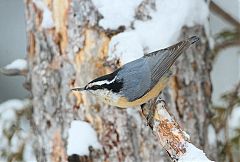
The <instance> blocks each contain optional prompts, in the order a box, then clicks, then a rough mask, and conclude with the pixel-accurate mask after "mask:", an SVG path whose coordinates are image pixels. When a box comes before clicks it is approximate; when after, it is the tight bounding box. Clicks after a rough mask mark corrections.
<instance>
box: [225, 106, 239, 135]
mask: <svg viewBox="0 0 240 162" xmlns="http://www.w3.org/2000/svg"><path fill="white" fill-rule="evenodd" d="M228 125H229V137H230V138H233V137H235V136H236V135H237V133H236V132H235V129H240V107H236V108H234V109H233V111H232V113H231V115H230V117H229V118H228Z"/></svg>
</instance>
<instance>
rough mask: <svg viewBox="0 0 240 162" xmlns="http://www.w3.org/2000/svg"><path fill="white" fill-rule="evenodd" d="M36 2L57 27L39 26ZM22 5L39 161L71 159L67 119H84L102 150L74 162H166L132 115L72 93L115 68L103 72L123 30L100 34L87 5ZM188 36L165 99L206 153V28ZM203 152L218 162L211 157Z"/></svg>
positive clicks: (59, 0) (51, 0) (52, 0)
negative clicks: (192, 43) (190, 45)
mask: <svg viewBox="0 0 240 162" xmlns="http://www.w3.org/2000/svg"><path fill="white" fill-rule="evenodd" d="M39 3H41V4H44V5H45V6H48V8H49V10H50V11H51V13H52V15H51V16H52V17H53V21H54V27H47V26H46V24H45V25H44V24H43V21H44V19H45V16H46V15H44V10H46V8H44V7H41V4H39ZM25 4H26V22H27V32H28V40H29V42H28V56H27V59H28V64H29V72H28V75H27V85H28V86H27V87H29V90H30V91H31V93H32V100H33V114H32V119H31V123H32V127H33V129H34V133H35V135H36V141H37V142H36V145H35V146H34V148H35V152H36V156H37V160H38V161H41V162H43V161H54V162H61V161H67V159H69V161H71V160H74V159H75V158H76V156H75V155H74V156H71V157H68V156H67V154H66V146H67V137H68V129H69V127H70V123H71V121H73V120H84V121H87V122H89V123H91V125H92V126H93V128H94V129H95V130H96V132H97V134H98V139H99V141H100V143H101V145H102V149H101V150H93V149H90V155H89V156H81V157H77V159H78V160H79V161H99V162H101V161H106V162H107V161H109V162H111V161H119V162H122V161H134V162H140V161H151V162H155V161H165V160H164V158H163V155H165V153H164V151H163V150H162V149H161V146H159V144H158V143H155V141H156V140H155V137H154V136H153V134H152V132H151V130H150V129H149V128H148V127H147V126H146V124H145V122H144V121H142V120H141V116H140V114H139V113H138V111H137V110H136V109H128V110H127V111H126V110H122V109H117V108H114V107H110V106H108V105H105V104H103V103H102V102H98V101H97V100H96V98H95V97H94V96H90V95H88V94H80V93H73V92H71V91H70V88H72V87H73V86H76V85H84V84H86V83H87V82H89V81H91V80H92V79H93V78H95V77H97V76H100V75H103V74H106V73H109V72H110V71H112V70H113V68H112V67H111V66H105V65H106V57H107V53H108V45H109V42H110V39H111V37H112V36H113V35H114V34H117V33H118V32H121V30H122V29H121V28H120V29H118V30H116V31H109V30H108V31H107V30H103V29H102V28H100V27H99V26H98V20H99V18H100V17H101V16H100V15H99V13H98V12H97V11H96V9H95V8H94V6H93V4H92V3H91V1H88V0H72V1H65V0H45V1H44V2H42V1H37V0H35V1H31V0H27V1H26V3H25ZM50 26H51V25H50ZM193 33H198V35H201V36H202V41H201V43H200V45H198V46H197V47H196V48H194V49H193V50H188V52H187V53H186V54H184V55H183V56H181V57H180V58H179V60H178V63H177V65H176V68H175V70H176V75H175V76H174V77H173V79H172V80H171V84H170V86H169V88H167V89H166V90H165V91H164V97H165V98H166V101H167V102H168V103H169V104H171V106H169V107H173V108H174V109H173V110H171V112H172V113H174V114H175V115H176V116H177V121H181V126H182V127H183V129H184V130H186V131H187V132H188V133H189V134H190V136H191V140H192V142H193V143H194V144H196V145H197V146H200V147H202V148H204V150H209V148H210V147H209V145H208V142H207V130H206V129H207V128H208V125H209V120H208V118H209V115H210V113H209V106H210V101H211V92H212V91H211V81H210V75H209V73H210V70H211V62H209V61H208V42H207V40H206V36H205V34H204V33H205V32H204V29H203V27H202V26H196V27H194V28H189V29H188V28H184V29H183V35H182V36H183V37H186V36H188V35H192V34H193ZM139 119H140V120H139ZM76 144H77V139H76ZM205 152H206V151H205ZM207 153H210V154H209V155H211V156H212V157H214V158H215V155H214V153H212V151H210V152H207ZM166 159H168V158H166Z"/></svg>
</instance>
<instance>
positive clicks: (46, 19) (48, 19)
mask: <svg viewBox="0 0 240 162" xmlns="http://www.w3.org/2000/svg"><path fill="white" fill-rule="evenodd" d="M33 3H34V4H35V5H36V6H37V8H38V9H39V10H41V11H42V12H43V18H42V23H41V27H42V28H45V29H51V28H53V27H54V21H53V18H52V12H51V11H50V10H49V8H48V6H47V5H46V4H45V3H44V2H43V1H41V0H33Z"/></svg>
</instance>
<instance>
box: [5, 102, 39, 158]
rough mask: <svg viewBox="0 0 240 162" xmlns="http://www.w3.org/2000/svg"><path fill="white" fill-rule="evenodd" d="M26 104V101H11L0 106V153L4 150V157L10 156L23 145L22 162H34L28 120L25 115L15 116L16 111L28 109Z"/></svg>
mask: <svg viewBox="0 0 240 162" xmlns="http://www.w3.org/2000/svg"><path fill="white" fill-rule="evenodd" d="M28 104H30V100H28V99H25V100H18V99H11V100H8V101H5V102H3V103H1V104H0V128H1V129H0V139H1V142H0V152H1V151H3V150H4V151H6V152H7V155H6V156H10V155H11V154H13V153H16V152H18V151H19V148H20V147H21V146H22V145H24V152H23V161H31V162H35V161H36V158H35V155H34V153H33V150H32V148H33V143H32V139H33V137H31V135H32V131H31V127H30V123H29V120H28V119H27V116H26V114H18V115H17V112H18V111H20V110H23V109H26V108H28ZM4 132H8V134H5V133H4ZM10 134H12V137H11V138H9V135H10ZM2 161H7V160H2Z"/></svg>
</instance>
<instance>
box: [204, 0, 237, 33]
mask: <svg viewBox="0 0 240 162" xmlns="http://www.w3.org/2000/svg"><path fill="white" fill-rule="evenodd" d="M209 7H210V10H211V11H213V12H214V13H216V14H218V15H219V16H221V17H222V18H223V19H224V20H226V21H227V22H229V23H230V24H232V25H233V26H235V27H236V28H238V29H239V28H240V22H239V21H238V20H236V19H235V18H233V17H232V16H231V15H230V14H229V13H227V12H226V11H224V10H223V9H222V8H221V7H220V6H218V5H217V4H216V3H214V2H213V1H211V2H210V4H209Z"/></svg>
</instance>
